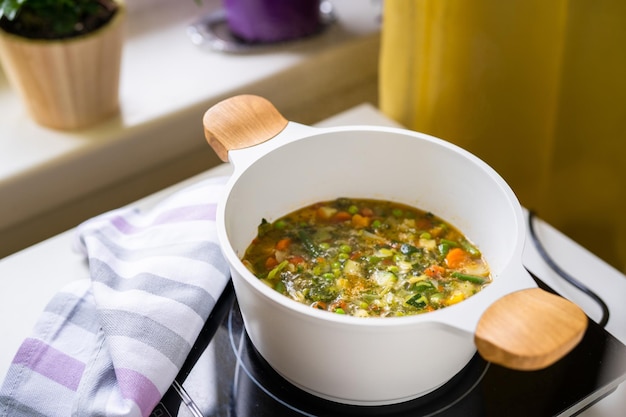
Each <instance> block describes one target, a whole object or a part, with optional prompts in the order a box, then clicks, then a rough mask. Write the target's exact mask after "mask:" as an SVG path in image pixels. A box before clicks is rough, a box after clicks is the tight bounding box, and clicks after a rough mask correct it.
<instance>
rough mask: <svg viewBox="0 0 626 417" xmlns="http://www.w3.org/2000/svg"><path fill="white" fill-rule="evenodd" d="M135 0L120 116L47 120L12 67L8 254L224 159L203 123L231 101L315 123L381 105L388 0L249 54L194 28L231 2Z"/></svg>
mask: <svg viewBox="0 0 626 417" xmlns="http://www.w3.org/2000/svg"><path fill="white" fill-rule="evenodd" d="M126 1H127V4H128V21H127V31H126V38H125V43H124V51H123V59H122V72H121V85H120V105H121V112H120V114H119V116H118V117H114V118H112V119H110V120H108V121H105V122H103V123H102V124H99V125H96V126H94V127H92V128H88V129H84V130H80V131H75V132H61V131H55V130H51V129H47V128H44V127H41V126H39V125H37V124H35V123H34V122H33V121H32V120H31V119H30V118H29V117H28V115H27V114H26V110H25V108H24V106H23V104H22V103H21V101H20V100H19V99H18V97H17V95H16V94H15V92H14V91H13V90H12V89H11V88H10V87H9V85H8V82H7V80H6V78H5V76H4V74H3V72H2V71H0V201H1V202H2V203H1V204H0V237H2V239H1V240H2V243H1V244H0V257H2V256H5V255H7V254H8V253H11V252H12V251H13V250H17V249H21V248H23V247H25V246H30V244H33V243H35V242H37V241H39V240H41V239H43V238H44V237H47V236H51V235H52V234H56V233H58V232H60V231H62V230H65V229H67V228H69V227H72V226H73V225H75V224H77V223H78V222H79V221H81V220H84V219H86V218H88V217H91V216H93V215H95V214H96V210H98V209H101V208H102V207H104V208H105V209H107V208H113V207H114V206H119V205H122V204H124V203H127V202H131V201H134V200H136V199H138V198H140V197H142V196H145V195H148V194H150V193H151V192H154V191H156V190H159V189H162V188H164V187H165V186H167V185H171V184H174V183H176V182H178V181H180V180H182V179H183V178H187V177H189V176H191V175H193V174H196V173H199V172H201V171H204V170H205V169H207V168H209V167H210V166H213V165H215V164H217V163H218V162H219V161H218V159H217V158H215V156H214V154H213V153H212V151H211V150H210V149H207V147H206V146H205V145H206V144H205V143H204V138H203V133H202V125H201V119H202V114H203V113H204V111H206V110H207V109H208V108H209V107H210V106H211V105H213V104H214V103H216V102H217V101H219V100H221V99H223V98H225V97H228V96H232V95H235V94H239V93H243V92H246V93H254V94H258V95H262V96H264V97H267V98H268V99H270V100H271V101H272V102H273V103H274V104H275V105H276V107H277V108H278V109H280V110H281V112H282V113H283V114H284V115H285V116H286V117H287V118H288V119H289V120H294V121H297V122H301V123H307V124H311V123H314V122H316V121H319V120H322V119H323V118H325V117H328V116H330V115H332V114H334V113H337V112H339V111H341V110H344V109H347V108H349V107H352V106H353V105H356V104H359V103H361V102H364V101H370V102H372V103H375V100H376V88H377V87H376V85H377V84H376V83H377V74H378V47H379V27H380V4H379V3H380V2H379V1H375V0H370V1H362V0H332V4H333V5H334V14H335V16H336V22H335V23H334V24H332V25H330V26H329V27H328V28H327V29H326V30H324V31H322V33H321V34H319V35H316V36H313V37H310V38H307V39H304V40H299V41H295V42H291V43H286V44H281V45H279V46H278V45H277V46H272V47H267V48H263V49H259V50H258V51H252V52H250V53H246V54H229V53H222V52H216V51H213V50H211V49H209V48H208V47H202V46H197V45H195V44H194V43H192V42H191V40H190V37H189V36H188V34H187V29H188V27H189V25H190V24H192V23H194V22H196V21H198V20H199V19H200V18H202V17H203V16H206V15H207V14H209V13H212V12H214V11H215V10H218V9H219V8H220V7H221V0H203V1H202V6H201V7H199V6H198V5H197V4H196V2H195V1H194V0H126ZM87 196H89V197H90V198H89V199H88V198H86V197H87ZM106 204H110V205H109V206H105V205H106ZM46 233H47V234H46ZM28 239H30V241H29V240H28ZM20 245H21V246H20ZM12 249H13V250H12Z"/></svg>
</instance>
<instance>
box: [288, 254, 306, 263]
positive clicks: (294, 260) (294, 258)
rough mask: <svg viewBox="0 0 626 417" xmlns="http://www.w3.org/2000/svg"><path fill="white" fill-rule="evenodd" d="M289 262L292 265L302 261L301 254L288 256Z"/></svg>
mask: <svg viewBox="0 0 626 417" xmlns="http://www.w3.org/2000/svg"><path fill="white" fill-rule="evenodd" d="M289 262H290V263H292V264H294V265H299V264H302V263H304V258H303V257H302V256H298V255H295V256H292V257H290V258H289Z"/></svg>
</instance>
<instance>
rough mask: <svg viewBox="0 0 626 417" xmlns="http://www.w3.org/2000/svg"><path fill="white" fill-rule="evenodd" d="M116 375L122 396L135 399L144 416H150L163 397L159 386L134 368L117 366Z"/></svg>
mask: <svg viewBox="0 0 626 417" xmlns="http://www.w3.org/2000/svg"><path fill="white" fill-rule="evenodd" d="M115 375H116V376H117V382H118V384H119V387H120V392H121V393H122V397H124V398H126V399H129V400H132V401H134V402H135V403H136V404H137V406H138V407H139V409H140V410H141V415H142V416H144V417H147V416H149V415H150V413H151V412H152V410H154V407H156V405H157V404H158V402H159V400H160V399H161V397H162V395H161V393H160V392H159V390H158V389H157V387H156V386H155V385H154V384H153V383H152V381H150V380H149V379H148V378H146V377H145V376H143V375H142V374H140V373H139V372H136V371H133V370H132V369H126V368H115Z"/></svg>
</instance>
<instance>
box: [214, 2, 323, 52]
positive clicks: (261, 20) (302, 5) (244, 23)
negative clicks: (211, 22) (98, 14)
mask: <svg viewBox="0 0 626 417" xmlns="http://www.w3.org/2000/svg"><path fill="white" fill-rule="evenodd" d="M223 4H224V9H225V11H226V21H227V22H228V27H229V29H230V31H231V32H232V34H233V35H235V36H237V37H239V38H240V39H242V40H243V41H245V42H250V43H264V42H266V43H267V42H279V41H285V40H290V39H296V38H300V37H304V36H307V35H311V34H313V33H315V32H316V31H317V30H318V29H319V27H320V0H223Z"/></svg>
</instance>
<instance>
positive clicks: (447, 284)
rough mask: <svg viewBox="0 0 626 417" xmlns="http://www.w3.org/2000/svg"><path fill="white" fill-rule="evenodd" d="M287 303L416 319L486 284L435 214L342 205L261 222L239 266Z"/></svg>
mask: <svg viewBox="0 0 626 417" xmlns="http://www.w3.org/2000/svg"><path fill="white" fill-rule="evenodd" d="M242 261H243V263H244V264H245V265H246V267H247V268H248V269H249V270H250V271H251V272H252V273H253V274H254V275H255V276H256V277H258V278H259V279H260V280H262V281H263V282H264V283H265V284H267V285H269V286H270V287H272V288H273V289H275V290H276V291H278V292H280V293H282V294H284V295H285V296H287V297H289V298H291V299H293V300H295V301H298V302H300V303H304V304H307V305H310V306H311V307H313V308H317V309H322V310H327V311H330V312H333V313H336V314H348V315H352V316H358V317H387V316H404V315H413V314H420V313H425V312H429V311H433V310H436V309H440V308H444V307H446V306H450V305H453V304H456V303H458V302H461V301H463V300H465V299H466V298H468V297H471V296H472V295H473V294H475V293H477V292H478V291H480V290H481V289H483V288H484V287H485V286H486V285H488V284H489V283H490V282H491V274H490V270H489V267H488V265H487V262H486V261H485V260H484V258H483V256H482V254H481V252H480V250H479V249H478V248H477V247H476V246H475V245H474V244H473V243H472V242H470V241H469V240H468V239H467V238H466V237H465V236H464V235H463V234H462V233H461V232H460V231H459V230H458V229H457V228H455V227H454V226H452V225H451V224H449V223H447V222H446V221H444V220H442V219H441V218H439V217H437V216H435V215H434V214H432V213H429V212H426V211H423V210H420V209H417V208H414V207H410V206H407V205H404V204H399V203H394V202H390V201H381V200H369V199H350V198H339V199H336V200H333V201H326V202H320V203H317V204H313V205H310V206H308V207H304V208H302V209H299V210H297V211H294V212H292V213H289V214H288V215H286V216H284V217H281V218H279V219H278V220H276V221H274V222H272V223H269V222H267V221H266V220H265V219H263V220H262V221H261V224H260V225H259V227H258V235H257V237H256V238H255V239H254V240H253V242H252V243H251V244H250V246H249V247H248V248H247V250H246V253H245V255H244V257H243V259H242Z"/></svg>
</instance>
